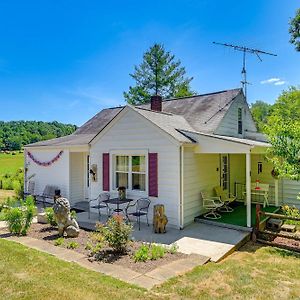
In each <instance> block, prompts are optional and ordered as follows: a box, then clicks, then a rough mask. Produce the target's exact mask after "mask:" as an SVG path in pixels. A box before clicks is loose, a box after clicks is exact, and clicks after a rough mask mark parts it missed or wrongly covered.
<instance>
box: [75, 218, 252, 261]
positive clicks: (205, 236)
mask: <svg viewBox="0 0 300 300" xmlns="http://www.w3.org/2000/svg"><path fill="white" fill-rule="evenodd" d="M106 220H107V216H106V215H102V216H101V218H100V221H101V222H103V223H104V222H106ZM77 221H78V223H79V226H80V227H81V228H83V229H87V230H94V229H95V224H96V222H98V221H99V219H98V214H97V213H91V218H90V219H89V218H88V213H87V212H78V213H77ZM132 224H133V226H134V230H133V234H132V237H133V239H135V240H138V241H145V242H149V243H160V244H165V245H171V244H172V243H176V244H177V245H178V247H179V251H180V252H182V253H186V254H190V253H196V254H199V255H202V256H206V257H209V258H210V259H211V260H212V261H214V262H217V261H220V260H221V259H223V258H224V257H226V256H227V255H229V254H230V253H232V252H233V251H234V250H236V249H238V248H239V247H241V246H242V245H243V244H244V243H245V242H246V241H248V240H249V238H250V233H249V232H245V231H241V230H235V229H229V228H222V227H219V226H214V225H210V224H197V223H193V224H191V225H189V226H187V227H185V228H184V229H183V230H179V229H175V228H171V227H167V233H165V234H155V233H154V232H153V228H152V225H151V224H150V226H149V227H148V226H147V224H145V223H141V230H140V231H139V230H138V225H137V224H136V223H135V222H134V223H132Z"/></svg>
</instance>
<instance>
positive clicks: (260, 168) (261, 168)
mask: <svg viewBox="0 0 300 300" xmlns="http://www.w3.org/2000/svg"><path fill="white" fill-rule="evenodd" d="M262 171H263V164H262V162H261V161H259V162H258V163H257V174H260V173H262Z"/></svg>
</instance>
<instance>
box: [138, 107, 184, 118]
mask: <svg viewBox="0 0 300 300" xmlns="http://www.w3.org/2000/svg"><path fill="white" fill-rule="evenodd" d="M133 107H134V108H135V109H140V110H146V111H149V112H153V113H158V114H162V115H167V116H179V115H176V114H172V113H169V112H166V111H158V110H153V109H149V108H145V107H138V106H133Z"/></svg>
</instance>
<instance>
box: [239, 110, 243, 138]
mask: <svg viewBox="0 0 300 300" xmlns="http://www.w3.org/2000/svg"><path fill="white" fill-rule="evenodd" d="M238 134H243V110H242V108H240V107H239V108H238Z"/></svg>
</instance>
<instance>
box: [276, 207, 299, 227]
mask: <svg viewBox="0 0 300 300" xmlns="http://www.w3.org/2000/svg"><path fill="white" fill-rule="evenodd" d="M281 210H282V211H283V213H284V214H285V215H287V216H289V217H294V218H300V211H299V209H298V208H297V207H295V206H288V205H284V206H282V207H281ZM284 223H286V224H292V225H298V226H299V225H300V221H294V220H285V221H284Z"/></svg>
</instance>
